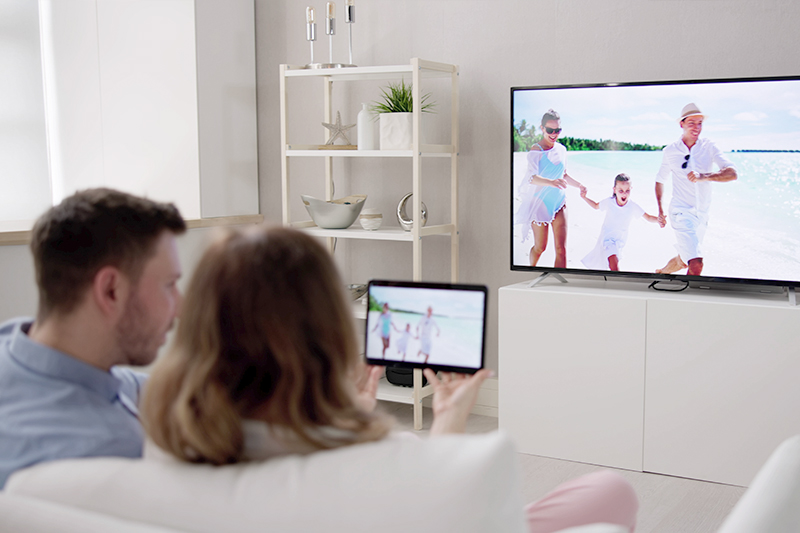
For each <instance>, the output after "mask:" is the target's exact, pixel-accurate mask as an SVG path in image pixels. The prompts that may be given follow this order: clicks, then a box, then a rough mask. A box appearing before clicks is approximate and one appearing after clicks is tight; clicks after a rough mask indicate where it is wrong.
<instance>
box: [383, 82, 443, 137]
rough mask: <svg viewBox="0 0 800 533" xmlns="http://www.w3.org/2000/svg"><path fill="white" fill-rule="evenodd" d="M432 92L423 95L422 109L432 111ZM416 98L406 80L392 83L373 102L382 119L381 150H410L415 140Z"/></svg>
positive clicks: (424, 111)
mask: <svg viewBox="0 0 800 533" xmlns="http://www.w3.org/2000/svg"><path fill="white" fill-rule="evenodd" d="M430 97H431V93H427V94H425V95H423V96H422V101H421V110H422V112H423V113H431V112H432V108H433V107H434V105H435V104H434V103H433V102H430V101H429V100H430ZM413 110H414V99H413V97H412V95H411V84H408V85H406V83H405V80H401V81H400V82H399V83H390V84H389V85H388V87H386V88H384V89H381V99H380V100H379V101H377V102H373V105H372V112H373V113H376V114H377V115H378V117H380V118H379V120H380V137H381V145H380V148H381V150H410V149H411V145H412V140H413V119H412V111H413Z"/></svg>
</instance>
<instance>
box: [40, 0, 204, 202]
mask: <svg viewBox="0 0 800 533" xmlns="http://www.w3.org/2000/svg"><path fill="white" fill-rule="evenodd" d="M41 9H42V36H43V39H42V42H43V44H44V47H43V50H44V54H43V62H44V65H45V93H46V97H47V110H48V129H49V140H50V147H51V151H52V161H53V164H52V183H53V202H54V203H58V202H60V201H61V200H62V199H63V198H64V197H65V196H68V195H69V194H72V193H73V192H74V191H75V190H78V189H83V188H86V187H91V186H94V187H97V186H107V187H113V188H117V189H122V190H125V191H128V192H131V193H133V194H140V195H144V194H147V195H149V196H151V197H152V198H154V199H156V200H159V201H170V202H175V203H176V204H177V205H178V207H179V208H180V210H181V213H182V214H183V215H184V216H185V217H187V218H200V215H201V211H200V176H199V156H198V141H197V130H198V127H197V72H196V61H195V58H196V55H195V27H194V2H193V1H192V0H171V1H169V2H160V1H159V0H113V1H109V0H74V1H72V2H60V1H54V0H42V1H41Z"/></svg>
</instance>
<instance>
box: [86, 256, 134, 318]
mask: <svg viewBox="0 0 800 533" xmlns="http://www.w3.org/2000/svg"><path fill="white" fill-rule="evenodd" d="M130 292H131V285H130V280H129V279H128V276H126V275H125V274H123V273H122V272H121V271H120V270H119V269H118V268H116V267H113V266H105V267H103V268H101V269H100V270H98V271H97V273H96V274H95V275H94V279H93V280H92V298H93V300H94V302H95V304H96V305H97V308H98V309H99V310H100V312H101V313H102V314H104V315H106V316H108V317H109V318H113V319H116V318H117V317H119V316H121V315H122V313H123V312H124V310H125V306H126V304H127V302H128V298H129V296H130Z"/></svg>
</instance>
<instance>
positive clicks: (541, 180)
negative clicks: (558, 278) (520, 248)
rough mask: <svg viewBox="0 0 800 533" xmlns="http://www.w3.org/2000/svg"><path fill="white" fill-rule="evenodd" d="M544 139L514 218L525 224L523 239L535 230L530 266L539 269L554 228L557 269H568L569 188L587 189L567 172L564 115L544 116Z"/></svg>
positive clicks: (534, 150) (536, 147) (533, 153)
mask: <svg viewBox="0 0 800 533" xmlns="http://www.w3.org/2000/svg"><path fill="white" fill-rule="evenodd" d="M541 129H542V138H541V140H540V141H539V142H537V143H536V144H534V145H533V147H531V150H530V152H528V169H527V170H526V172H525V178H524V179H523V180H522V183H521V184H520V187H519V192H520V194H521V196H522V198H521V203H520V207H519V210H518V211H517V214H516V217H515V223H516V224H522V225H523V227H524V229H523V234H522V239H523V240H525V239H527V238H528V228H529V227H530V229H531V230H532V231H533V247H532V248H531V251H530V263H531V266H536V264H537V263H538V262H539V258H540V257H541V255H542V253H544V251H545V249H546V248H547V238H548V231H547V228H548V227H552V228H553V239H555V252H556V258H555V262H554V264H553V266H554V267H556V268H566V267H567V195H566V193H565V192H564V190H565V189H566V188H567V185H571V186H572V187H578V188H579V189H580V190H581V193H585V192H586V187H584V186H583V185H581V184H580V183H578V182H577V181H575V179H573V178H572V177H571V176H570V175H569V174H567V171H566V162H567V149H566V148H564V145H563V144H561V143H559V142H557V141H558V136H559V135H560V134H561V116H560V115H559V114H558V113H556V112H555V111H553V110H552V109H549V110H548V111H547V112H546V113H545V114H544V115H543V116H542V123H541Z"/></svg>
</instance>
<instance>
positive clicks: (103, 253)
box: [0, 189, 186, 487]
mask: <svg viewBox="0 0 800 533" xmlns="http://www.w3.org/2000/svg"><path fill="white" fill-rule="evenodd" d="M185 231H186V225H185V223H184V221H183V219H182V218H181V215H180V213H179V212H178V210H177V208H176V207H175V206H173V205H172V204H161V203H156V202H153V201H150V200H146V199H144V198H138V197H136V196H132V195H129V194H126V193H122V192H118V191H113V190H110V189H90V190H86V191H82V192H78V193H76V194H74V195H73V196H71V197H69V198H67V199H65V200H64V201H63V202H62V203H61V204H59V205H57V206H55V207H53V208H51V209H50V210H48V211H47V212H46V213H45V214H44V215H42V216H41V217H40V218H39V220H37V222H36V224H35V225H34V228H33V231H32V232H31V233H32V236H31V245H30V246H31V252H32V253H33V259H34V267H35V273H36V284H37V286H38V290H39V305H38V310H37V314H36V319H35V321H32V320H29V319H24V318H18V319H14V320H11V321H9V322H6V323H5V324H2V325H0V487H2V486H4V485H5V482H6V480H7V478H8V476H9V475H11V474H12V473H13V472H14V471H15V470H17V469H20V468H23V467H26V466H30V465H33V464H36V463H39V462H42V461H48V460H53V459H59V458H68V457H89V456H124V457H139V456H141V453H142V443H143V432H142V427H141V425H140V423H139V420H138V411H137V405H138V402H139V396H140V394H141V392H142V385H143V384H144V375H143V374H140V373H137V372H134V371H132V370H129V369H125V368H119V367H118V366H117V365H131V366H142V365H147V364H149V363H151V362H152V361H153V360H154V359H155V357H156V353H157V351H158V348H159V347H160V346H161V345H162V344H163V343H164V341H165V340H166V334H167V331H168V330H169V329H170V327H171V326H172V323H173V321H174V319H175V317H176V316H177V313H178V307H179V304H180V293H179V292H178V289H177V287H176V282H177V281H178V278H179V277H180V275H181V270H180V263H179V261H178V255H177V250H176V247H175V236H176V235H179V234H181V233H183V232H185Z"/></svg>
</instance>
